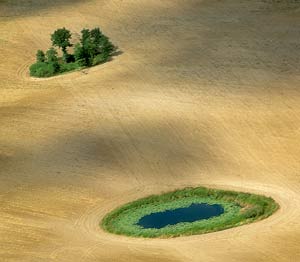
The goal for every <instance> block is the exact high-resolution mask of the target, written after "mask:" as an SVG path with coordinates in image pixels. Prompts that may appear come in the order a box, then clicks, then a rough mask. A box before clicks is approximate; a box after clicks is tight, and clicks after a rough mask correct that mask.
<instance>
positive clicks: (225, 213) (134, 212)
mask: <svg viewBox="0 0 300 262" xmlns="http://www.w3.org/2000/svg"><path fill="white" fill-rule="evenodd" d="M278 208H279V205H278V204H277V203H276V202H275V201H274V200H273V199H272V198H270V197H266V196H263V195H257V194H250V193H244V192H236V191H228V190H219V189H211V188H205V187H195V188H184V189H178V190H175V191H172V192H168V193H163V194H161V195H152V196H148V197H145V198H142V199H138V200H136V201H133V202H130V203H127V204H125V205H123V206H120V207H119V208H116V209H115V210H113V211H111V212H110V213H108V214H107V215H106V216H105V217H104V218H103V219H102V221H101V223H100V226H101V227H102V228H103V229H104V230H106V231H108V232H110V233H114V234H120V235H127V236H134V237H149V238H154V237H161V238H167V237H178V236H185V235H195V234H203V233H209V232H214V231H219V230H224V229H228V228H232V227H236V226H241V225H244V224H249V223H251V222H254V221H257V220H261V219H264V218H267V217H269V216H270V215H272V214H273V213H274V212H275V211H276V210H277V209H278Z"/></svg>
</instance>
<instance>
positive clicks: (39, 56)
mask: <svg viewBox="0 0 300 262" xmlns="http://www.w3.org/2000/svg"><path fill="white" fill-rule="evenodd" d="M36 61H37V62H45V61H46V56H45V53H44V52H43V51H42V50H38V51H37V52H36Z"/></svg>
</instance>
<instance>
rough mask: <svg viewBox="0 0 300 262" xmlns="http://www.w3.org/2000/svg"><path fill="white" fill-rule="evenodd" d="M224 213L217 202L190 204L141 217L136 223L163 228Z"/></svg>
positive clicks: (145, 226) (146, 226) (147, 226)
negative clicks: (211, 203)
mask: <svg viewBox="0 0 300 262" xmlns="http://www.w3.org/2000/svg"><path fill="white" fill-rule="evenodd" d="M223 213H224V208H223V207H222V206H221V205H218V204H213V205H210V204H205V203H201V204H191V205H190V206H189V207H183V208H177V209H173V210H165V211H163V212H157V213H152V214H149V215H146V216H144V217H142V218H141V219H140V220H139V221H138V223H137V224H138V225H139V226H142V227H143V228H157V229H159V228H163V227H165V226H167V225H175V224H178V223H181V222H194V221H197V220H201V219H208V218H211V217H215V216H219V215H221V214H223Z"/></svg>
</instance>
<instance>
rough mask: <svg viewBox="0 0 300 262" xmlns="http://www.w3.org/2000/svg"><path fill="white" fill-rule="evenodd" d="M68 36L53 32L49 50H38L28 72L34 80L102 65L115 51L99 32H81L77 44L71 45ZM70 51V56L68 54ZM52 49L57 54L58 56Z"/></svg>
mask: <svg viewBox="0 0 300 262" xmlns="http://www.w3.org/2000/svg"><path fill="white" fill-rule="evenodd" d="M71 39H72V34H71V32H70V31H69V30H68V29H66V28H60V29H57V30H56V31H55V32H54V33H53V34H52V35H51V41H52V47H51V48H50V49H48V50H47V51H46V52H44V51H42V50H38V51H37V53H36V62H35V63H34V64H32V65H31V66H30V68H29V71H30V75H31V76H34V77H50V76H54V75H58V74H62V73H65V72H69V71H73V70H78V69H80V68H85V67H91V66H95V65H98V64H102V63H105V62H106V61H108V60H109V58H110V57H111V56H112V55H113V53H114V52H115V51H116V49H117V48H116V47H115V46H114V45H113V44H112V43H111V42H110V40H109V38H108V37H107V36H105V35H104V34H103V33H102V32H101V31H100V29H99V28H94V29H92V30H89V29H83V30H82V31H81V37H80V40H79V42H78V43H75V45H74V44H72V43H71ZM72 47H73V53H69V52H68V50H69V49H70V48H72ZM56 48H58V49H60V50H61V53H62V56H61V57H59V56H58V52H57V50H56Z"/></svg>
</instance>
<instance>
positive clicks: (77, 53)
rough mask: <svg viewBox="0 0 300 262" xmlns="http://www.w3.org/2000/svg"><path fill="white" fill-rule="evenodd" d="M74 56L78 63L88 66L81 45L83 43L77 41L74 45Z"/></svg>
mask: <svg viewBox="0 0 300 262" xmlns="http://www.w3.org/2000/svg"><path fill="white" fill-rule="evenodd" d="M74 57H75V61H76V63H78V64H79V65H80V66H86V65H87V64H86V59H85V55H84V50H83V48H82V46H81V44H79V43H77V44H76V45H75V47H74Z"/></svg>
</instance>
